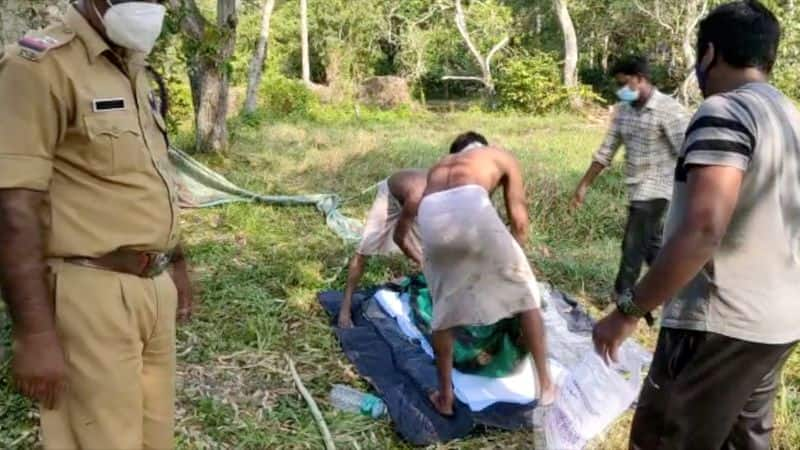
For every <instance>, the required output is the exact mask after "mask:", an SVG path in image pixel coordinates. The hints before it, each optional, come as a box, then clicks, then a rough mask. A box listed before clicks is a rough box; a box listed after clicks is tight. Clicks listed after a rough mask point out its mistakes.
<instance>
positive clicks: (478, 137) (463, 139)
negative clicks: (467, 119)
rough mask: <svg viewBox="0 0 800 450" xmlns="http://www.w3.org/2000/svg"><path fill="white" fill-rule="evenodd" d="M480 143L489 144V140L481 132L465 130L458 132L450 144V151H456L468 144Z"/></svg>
mask: <svg viewBox="0 0 800 450" xmlns="http://www.w3.org/2000/svg"><path fill="white" fill-rule="evenodd" d="M475 143H480V144H483V145H489V141H487V140H486V138H485V137H483V135H482V134H479V133H476V132H474V131H467V132H466V133H462V134H459V135H458V137H457V138H456V139H455V140H454V141H453V143H452V144H450V153H451V154H452V153H458V152H460V151H462V150H464V149H465V148H467V147H469V145H470V144H475Z"/></svg>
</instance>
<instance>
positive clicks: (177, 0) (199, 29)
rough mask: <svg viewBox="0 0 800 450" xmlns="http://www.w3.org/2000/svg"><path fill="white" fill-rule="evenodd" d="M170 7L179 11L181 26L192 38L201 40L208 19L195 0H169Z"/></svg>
mask: <svg viewBox="0 0 800 450" xmlns="http://www.w3.org/2000/svg"><path fill="white" fill-rule="evenodd" d="M168 6H169V8H170V9H171V10H172V11H174V12H177V13H178V17H179V18H180V27H181V29H182V30H183V32H184V33H186V34H187V35H188V36H189V37H190V38H192V39H194V40H196V41H201V40H202V39H203V36H204V35H205V29H206V24H207V21H206V19H205V17H203V14H202V13H201V12H200V8H198V7H197V3H195V1H194V0H168Z"/></svg>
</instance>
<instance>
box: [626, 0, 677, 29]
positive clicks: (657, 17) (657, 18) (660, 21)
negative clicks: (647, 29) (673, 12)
mask: <svg viewBox="0 0 800 450" xmlns="http://www.w3.org/2000/svg"><path fill="white" fill-rule="evenodd" d="M655 3H656V5H655V9H656V12H655V14H653V12H651V11H649V10H648V9H647V8H645V7H644V6H642V4H641V3H639V0H634V2H633V4H634V5H636V9H638V10H639V11H640V12H641V13H642V14H644V15H646V16H647V17H650V18H651V19H653V20H655V21H656V23H658V24H659V25H661V26H662V27H664V28H666V29H667V30H669V31H671V32H674V31H675V29H674V28H673V27H672V25H670V24H668V23H666V22H664V19H662V18H661V8H660V5H661V2H660V1H658V0H656V2H655Z"/></svg>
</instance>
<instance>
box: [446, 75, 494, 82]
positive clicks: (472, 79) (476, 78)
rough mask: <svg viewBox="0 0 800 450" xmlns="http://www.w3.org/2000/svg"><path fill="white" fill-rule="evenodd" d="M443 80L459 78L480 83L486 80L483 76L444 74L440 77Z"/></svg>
mask: <svg viewBox="0 0 800 450" xmlns="http://www.w3.org/2000/svg"><path fill="white" fill-rule="evenodd" d="M445 80H460V81H477V82H480V83H484V82H485V81H486V80H484V79H483V77H467V76H458V75H445V76H443V77H442V81H445Z"/></svg>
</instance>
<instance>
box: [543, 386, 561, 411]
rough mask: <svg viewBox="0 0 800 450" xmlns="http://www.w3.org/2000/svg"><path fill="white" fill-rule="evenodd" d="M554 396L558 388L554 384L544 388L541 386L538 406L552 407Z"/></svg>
mask: <svg viewBox="0 0 800 450" xmlns="http://www.w3.org/2000/svg"><path fill="white" fill-rule="evenodd" d="M556 394H558V387H557V386H556V385H555V384H553V383H549V384H547V385H546V386H542V388H541V392H540V393H539V405H540V406H550V405H552V404H553V402H554V401H556Z"/></svg>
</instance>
